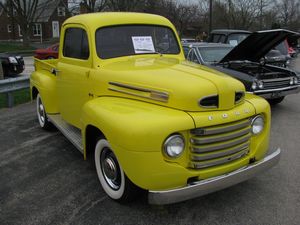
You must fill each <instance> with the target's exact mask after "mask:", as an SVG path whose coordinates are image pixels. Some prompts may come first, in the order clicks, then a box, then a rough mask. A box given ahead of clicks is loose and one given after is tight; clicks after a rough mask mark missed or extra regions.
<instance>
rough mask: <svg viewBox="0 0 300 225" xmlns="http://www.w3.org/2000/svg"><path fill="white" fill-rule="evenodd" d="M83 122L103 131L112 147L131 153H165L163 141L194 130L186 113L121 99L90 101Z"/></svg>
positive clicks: (101, 98)
mask: <svg viewBox="0 0 300 225" xmlns="http://www.w3.org/2000/svg"><path fill="white" fill-rule="evenodd" d="M82 123H83V127H84V128H86V127H87V126H88V125H93V126H95V127H97V128H98V129H100V130H101V132H102V133H103V134H104V135H105V137H106V138H107V139H108V141H109V143H110V144H111V145H112V146H115V147H118V146H122V148H125V149H126V150H128V151H138V152H157V151H161V147H162V143H163V141H164V140H165V139H166V138H167V137H168V136H169V135H170V134H172V133H175V132H181V131H185V130H189V129H192V128H194V122H193V119H192V118H191V117H190V116H189V115H188V114H187V113H185V112H183V111H180V110H175V109H170V108H167V107H162V106H158V105H155V104H149V103H146V102H142V101H136V100H132V99H126V98H118V97H100V98H96V99H93V100H91V101H89V102H87V103H86V104H85V105H84V107H83V111H82Z"/></svg>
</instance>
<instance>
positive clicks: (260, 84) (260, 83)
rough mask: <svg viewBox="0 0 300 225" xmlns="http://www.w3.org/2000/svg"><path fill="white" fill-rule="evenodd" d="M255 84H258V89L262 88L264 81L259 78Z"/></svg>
mask: <svg viewBox="0 0 300 225" xmlns="http://www.w3.org/2000/svg"><path fill="white" fill-rule="evenodd" d="M257 86H258V88H259V89H263V88H264V82H263V81H261V80H260V81H258V82H257Z"/></svg>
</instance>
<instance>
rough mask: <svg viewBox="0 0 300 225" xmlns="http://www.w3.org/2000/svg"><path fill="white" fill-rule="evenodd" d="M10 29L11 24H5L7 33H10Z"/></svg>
mask: <svg viewBox="0 0 300 225" xmlns="http://www.w3.org/2000/svg"><path fill="white" fill-rule="evenodd" d="M11 30H12V28H11V25H10V24H9V25H7V32H8V33H11Z"/></svg>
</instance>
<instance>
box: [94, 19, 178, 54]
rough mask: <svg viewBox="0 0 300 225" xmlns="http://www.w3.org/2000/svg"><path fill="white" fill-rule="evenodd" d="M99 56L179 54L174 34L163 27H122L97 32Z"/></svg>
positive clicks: (102, 29)
mask: <svg viewBox="0 0 300 225" xmlns="http://www.w3.org/2000/svg"><path fill="white" fill-rule="evenodd" d="M96 48H97V54H98V56H99V57H100V58H101V59H109V58H115V57H120V56H128V55H138V54H156V53H162V54H178V53H179V52H180V49H179V46H178V43H177V39H176V37H175V35H174V32H173V31H172V30H171V29H170V28H168V27H163V26H158V25H156V26H154V25H122V26H113V27H104V28H100V29H98V30H97V31H96Z"/></svg>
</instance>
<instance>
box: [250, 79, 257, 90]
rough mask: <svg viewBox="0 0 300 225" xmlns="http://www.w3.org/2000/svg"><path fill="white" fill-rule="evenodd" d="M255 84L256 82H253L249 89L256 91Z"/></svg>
mask: <svg viewBox="0 0 300 225" xmlns="http://www.w3.org/2000/svg"><path fill="white" fill-rule="evenodd" d="M257 86H258V85H257V82H256V81H253V83H252V85H251V88H252V90H256V89H257Z"/></svg>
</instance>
